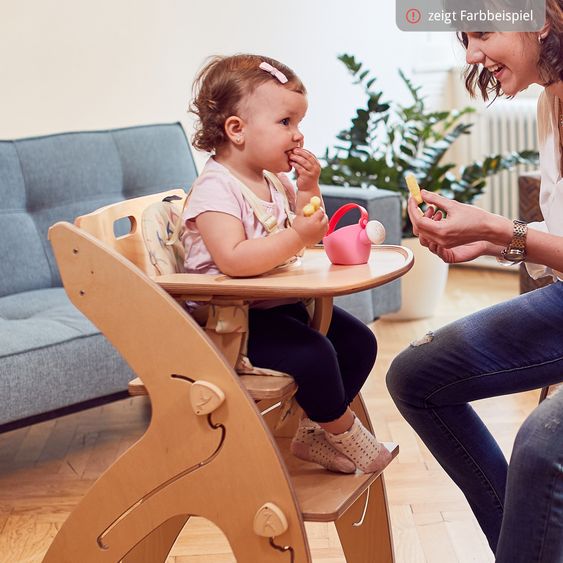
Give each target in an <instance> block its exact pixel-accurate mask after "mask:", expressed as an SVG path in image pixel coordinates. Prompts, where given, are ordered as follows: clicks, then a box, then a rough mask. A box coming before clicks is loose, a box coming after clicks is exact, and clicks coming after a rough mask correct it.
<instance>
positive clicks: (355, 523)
mask: <svg viewBox="0 0 563 563" xmlns="http://www.w3.org/2000/svg"><path fill="white" fill-rule="evenodd" d="M366 495H367V493H366V494H364V495H362V496H361V497H360V498H359V499H358V500H357V501H356V502H355V503H354V504H353V505H352V506H351V507H350V508H349V509H348V510H347V511H346V512H345V513H344V514H343V515H342V516H341V517H340V518H339V519H338V520H337V521H336V529H337V531H338V536H339V538H340V543H341V544H342V549H343V551H344V555H345V556H346V561H347V563H365V562H367V561H369V562H370V563H392V562H393V561H395V556H394V553H393V538H392V535H391V525H390V522H389V515H388V511H387V498H386V494H385V481H384V478H383V474H381V475H380V476H379V478H378V479H377V480H376V481H375V482H374V483H373V485H372V486H371V487H370V488H369V499H368V504H367V507H366V505H365V503H366ZM364 510H365V513H364Z"/></svg>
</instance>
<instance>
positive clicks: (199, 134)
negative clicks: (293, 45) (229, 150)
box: [189, 55, 306, 152]
mask: <svg viewBox="0 0 563 563" xmlns="http://www.w3.org/2000/svg"><path fill="white" fill-rule="evenodd" d="M262 62H266V63H268V64H269V65H271V66H273V67H274V68H276V69H277V70H279V71H280V72H282V73H283V74H284V75H285V76H286V78H287V82H286V83H284V84H282V83H281V82H279V81H278V79H277V78H275V77H274V76H272V75H271V74H270V73H269V72H266V71H265V70H262V69H261V68H260V63H262ZM269 80H273V81H274V82H275V83H277V84H279V85H280V86H283V87H284V88H288V89H289V90H292V91H293V92H298V93H300V94H306V90H305V86H303V83H302V82H301V80H299V78H298V77H297V75H296V74H295V73H294V72H293V71H292V70H291V69H290V68H289V67H287V66H285V65H284V64H282V63H280V62H278V61H276V60H274V59H271V58H269V57H262V56H259V55H234V56H231V57H213V58H212V59H211V60H210V61H209V62H208V63H207V64H206V65H205V66H204V67H203V68H202V69H201V70H200V72H199V74H198V75H197V77H196V79H195V82H194V86H193V100H192V103H191V105H190V109H189V111H190V112H191V113H194V114H195V115H196V116H197V118H198V120H197V122H196V126H195V128H196V131H195V134H194V137H193V140H192V145H193V146H194V147H195V148H196V149H199V150H204V151H208V152H212V151H214V150H216V149H217V148H218V147H220V146H221V145H222V144H223V143H225V142H226V141H227V135H226V133H225V121H226V120H227V118H228V117H230V116H231V115H237V114H238V112H239V111H240V102H241V100H242V99H243V98H244V97H245V96H247V95H249V94H251V93H252V92H253V91H254V90H255V89H256V88H257V87H258V86H260V85H261V84H264V83H265V82H268V81H269Z"/></svg>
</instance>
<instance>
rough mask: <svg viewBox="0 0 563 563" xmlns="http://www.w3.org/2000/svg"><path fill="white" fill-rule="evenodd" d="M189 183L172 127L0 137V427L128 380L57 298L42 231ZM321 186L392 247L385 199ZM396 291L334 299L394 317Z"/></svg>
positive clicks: (395, 224) (184, 145)
mask: <svg viewBox="0 0 563 563" xmlns="http://www.w3.org/2000/svg"><path fill="white" fill-rule="evenodd" d="M195 177H196V168H195V165H194V162H193V159H192V154H191V151H190V147H189V143H188V141H187V139H186V136H185V133H184V130H183V129H182V127H181V125H180V124H178V123H173V124H161V125H147V126H139V127H130V128H124V129H114V130H107V131H94V132H88V131H87V132H76V133H63V134H56V135H49V136H44V137H35V138H28V139H19V140H15V141H0V233H1V237H0V264H1V270H0V397H1V402H2V405H1V408H0V430H6V429H9V428H12V427H14V425H21V424H24V423H26V422H30V421H33V420H36V419H37V418H36V417H37V415H43V414H44V413H53V411H56V412H60V411H59V409H67V410H68V409H69V407H71V408H73V407H76V406H77V405H79V406H81V405H87V404H91V402H92V401H93V400H106V399H108V398H116V397H119V396H124V395H125V392H126V389H127V383H128V382H129V380H130V379H132V378H133V377H134V375H133V373H132V372H131V370H130V368H129V367H128V366H127V365H126V364H125V362H124V361H123V360H122V359H121V357H120V356H119V354H118V353H117V352H116V351H115V350H114V349H113V348H112V346H111V345H110V344H109V343H108V342H107V340H106V339H105V338H104V337H103V336H102V335H101V334H100V332H99V331H98V330H97V329H96V327H94V326H93V325H92V324H91V323H90V322H89V321H88V320H87V319H86V318H84V317H83V316H82V315H81V313H79V312H78V311H77V310H76V309H75V308H74V307H73V306H72V304H71V303H70V302H69V301H68V299H67V297H66V294H65V292H64V289H63V288H62V287H61V280H60V276H59V273H58V269H57V265H56V262H55V260H54V257H53V253H52V251H51V248H50V245H49V242H48V240H47V230H48V228H49V226H50V225H52V224H53V223H55V222H56V221H61V220H65V221H70V222H72V221H73V220H74V218H75V217H77V216H78V215H82V214H84V213H88V212H90V211H93V210H94V209H97V208H99V207H101V206H103V205H107V204H109V203H113V202H115V201H119V200H122V199H126V198H131V197H136V196H141V195H145V194H149V193H155V192H159V191H163V190H166V189H168V188H173V187H184V188H186V189H188V188H189V187H190V186H191V184H192V182H193V180H194V179H195ZM323 190H324V193H325V198H326V199H325V201H326V204H327V207H328V210H329V212H332V211H334V209H336V208H337V207H338V206H339V205H341V203H342V202H344V201H345V200H346V201H348V200H350V199H351V198H350V197H349V196H354V197H352V199H353V200H356V201H358V203H361V204H363V205H364V206H366V207H368V209H369V211H370V214H371V215H372V217H376V218H378V219H379V220H381V221H382V222H383V223H384V224H385V225H386V227H387V230H388V233H389V237H388V239H387V242H391V243H398V242H399V238H400V208H399V206H400V202H399V198H398V197H397V196H396V194H392V193H390V192H384V191H381V190H374V191H373V192H370V191H369V190H367V191H366V190H359V191H358V193H357V194H354V193H352V192H349V191H348V190H347V189H343V188H334V187H325V188H323ZM399 294H400V292H399V290H398V287H397V285H396V284H390V285H388V286H385V287H383V288H378V289H377V290H374V291H370V292H365V294H357V295H356V296H347V297H345V298H339V302H340V304H341V305H343V306H344V307H346V308H347V309H349V310H351V311H352V312H355V313H356V314H358V315H359V316H360V317H361V318H362V319H363V320H364V321H370V320H372V319H373V318H375V317H377V316H378V315H380V314H382V313H384V312H388V311H392V310H396V309H397V308H398V307H399V305H400V303H399V299H400V297H399ZM30 417H32V418H30Z"/></svg>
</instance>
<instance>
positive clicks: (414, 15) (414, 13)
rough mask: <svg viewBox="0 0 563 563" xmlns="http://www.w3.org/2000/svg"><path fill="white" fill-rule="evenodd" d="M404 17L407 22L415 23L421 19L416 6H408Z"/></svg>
mask: <svg viewBox="0 0 563 563" xmlns="http://www.w3.org/2000/svg"><path fill="white" fill-rule="evenodd" d="M406 18H407V21H408V22H409V23H412V24H415V23H418V22H419V21H420V20H421V19H422V14H421V13H420V10H417V9H416V8H410V9H409V10H407V13H406Z"/></svg>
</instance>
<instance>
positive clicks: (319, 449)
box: [291, 418, 356, 473]
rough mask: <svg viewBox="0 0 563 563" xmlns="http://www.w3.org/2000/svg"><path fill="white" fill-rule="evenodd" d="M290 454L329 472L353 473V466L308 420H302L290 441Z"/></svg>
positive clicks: (314, 424)
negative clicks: (320, 466) (316, 464)
mask: <svg viewBox="0 0 563 563" xmlns="http://www.w3.org/2000/svg"><path fill="white" fill-rule="evenodd" d="M291 453H292V454H293V455H294V456H296V457H298V458H299V459H304V460H305V461H312V462H313V463H318V464H319V465H322V466H323V467H325V468H326V469H328V470H329V471H336V472H339V473H354V471H356V466H355V464H354V463H353V462H352V461H350V460H349V459H348V458H347V457H346V455H344V454H342V453H341V452H340V451H338V449H337V448H335V447H334V446H333V445H332V444H331V443H330V442H328V441H327V439H326V435H325V431H324V430H323V429H322V428H321V427H320V426H319V425H318V424H317V423H316V422H314V421H312V420H311V419H310V418H303V419H301V421H300V422H299V428H298V429H297V432H296V433H295V436H294V437H293V440H291Z"/></svg>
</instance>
